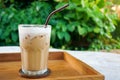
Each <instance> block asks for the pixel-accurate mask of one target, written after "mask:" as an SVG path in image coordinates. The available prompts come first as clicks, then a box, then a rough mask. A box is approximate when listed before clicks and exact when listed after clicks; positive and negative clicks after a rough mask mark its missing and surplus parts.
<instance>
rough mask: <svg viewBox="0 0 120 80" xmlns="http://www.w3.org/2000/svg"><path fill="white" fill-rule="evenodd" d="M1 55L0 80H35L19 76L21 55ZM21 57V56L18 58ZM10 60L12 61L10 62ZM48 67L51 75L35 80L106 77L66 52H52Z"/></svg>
mask: <svg viewBox="0 0 120 80" xmlns="http://www.w3.org/2000/svg"><path fill="white" fill-rule="evenodd" d="M1 55H2V56H4V54H0V80H33V79H27V78H23V77H21V76H20V75H19V72H18V71H19V69H20V68H21V61H20V53H16V55H17V58H16V55H15V54H14V55H13V54H12V53H11V54H9V53H8V54H5V56H4V58H3V59H2V57H1ZM18 55H19V56H18ZM9 60H10V61H9ZM48 67H49V69H50V70H51V74H50V75H49V76H48V77H45V78H39V79H35V80H104V76H103V75H101V74H100V73H99V72H97V71H96V70H94V69H93V68H92V67H90V66H89V65H87V64H85V63H84V62H82V61H80V60H77V59H76V58H74V57H72V56H71V55H69V54H67V53H66V52H50V54H49V61H48Z"/></svg>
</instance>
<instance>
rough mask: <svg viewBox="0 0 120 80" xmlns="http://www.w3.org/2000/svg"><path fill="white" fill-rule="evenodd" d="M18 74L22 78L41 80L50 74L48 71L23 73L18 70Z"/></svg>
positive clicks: (23, 71)
mask: <svg viewBox="0 0 120 80" xmlns="http://www.w3.org/2000/svg"><path fill="white" fill-rule="evenodd" d="M19 73H20V75H21V76H22V77H25V78H42V77H46V76H48V75H49V74H50V69H46V70H42V71H25V70H22V69H20V70H19Z"/></svg>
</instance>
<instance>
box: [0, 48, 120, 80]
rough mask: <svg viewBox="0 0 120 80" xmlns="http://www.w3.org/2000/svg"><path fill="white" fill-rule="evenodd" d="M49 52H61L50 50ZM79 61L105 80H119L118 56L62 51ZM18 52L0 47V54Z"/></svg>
mask: <svg viewBox="0 0 120 80" xmlns="http://www.w3.org/2000/svg"><path fill="white" fill-rule="evenodd" d="M50 51H63V50H59V49H50ZM64 51H66V52H68V53H69V54H71V55H72V56H74V57H76V58H77V59H79V60H82V61H83V62H85V63H87V64H88V65H90V66H91V67H93V68H94V69H96V70H97V71H99V72H100V73H101V74H103V75H104V76H105V80H120V54H113V53H107V52H92V51H68V50H64ZM8 52H20V48H19V47H18V46H13V47H12V46H7V47H0V53H8Z"/></svg>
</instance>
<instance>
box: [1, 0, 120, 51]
mask: <svg viewBox="0 0 120 80" xmlns="http://www.w3.org/2000/svg"><path fill="white" fill-rule="evenodd" d="M66 3H69V4H70V5H69V7H67V8H66V9H64V10H63V11H61V12H59V13H56V14H55V15H54V16H52V17H51V19H50V21H49V24H50V25H52V33H51V47H52V48H60V49H70V50H110V49H120V6H119V4H120V0H29V1H27V0H0V46H19V37H18V25H19V24H44V23H45V20H46V18H47V16H48V15H49V13H50V12H52V11H53V10H55V9H57V8H59V7H61V6H63V5H64V4H66Z"/></svg>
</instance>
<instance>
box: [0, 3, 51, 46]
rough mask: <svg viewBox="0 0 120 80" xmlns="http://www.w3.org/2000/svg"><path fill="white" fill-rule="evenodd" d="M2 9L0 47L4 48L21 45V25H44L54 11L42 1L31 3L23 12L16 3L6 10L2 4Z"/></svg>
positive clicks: (0, 10)
mask: <svg viewBox="0 0 120 80" xmlns="http://www.w3.org/2000/svg"><path fill="white" fill-rule="evenodd" d="M48 6H49V7H48ZM3 7H4V8H3ZM0 8H1V9H0V45H4V46H5V45H18V44H19V40H18V25H19V24H43V23H44V22H45V19H46V17H47V15H48V14H49V13H50V12H51V11H52V6H51V5H50V4H48V3H47V2H41V1H34V2H31V4H30V5H28V6H27V7H24V8H22V10H21V9H19V7H16V6H15V5H14V3H11V5H10V6H9V7H7V6H6V8H5V5H3V4H2V5H1V7H0Z"/></svg>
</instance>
